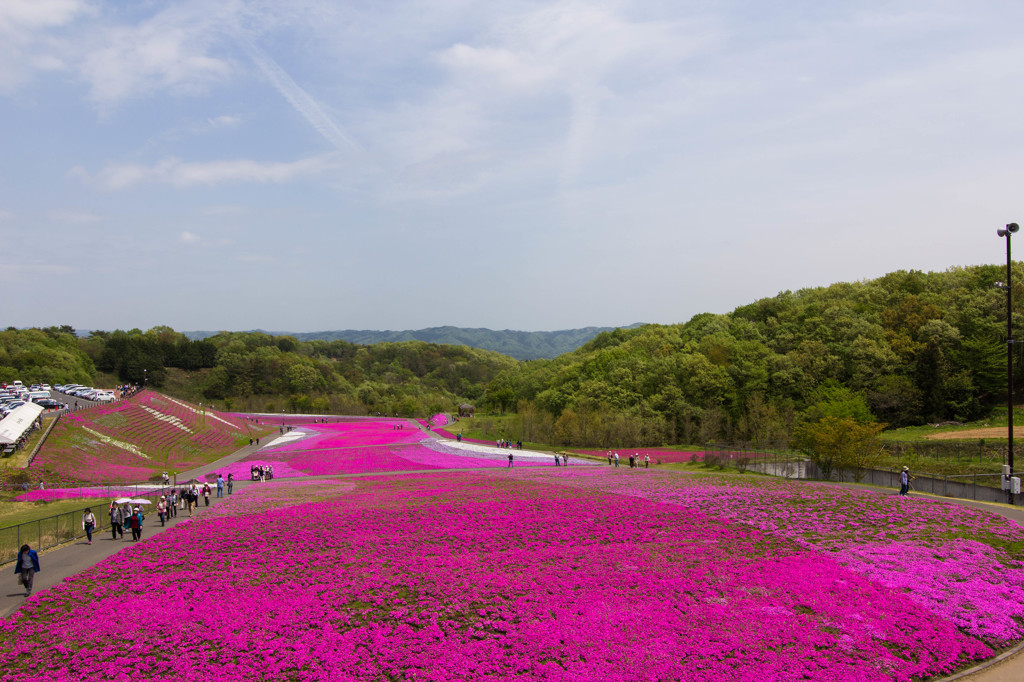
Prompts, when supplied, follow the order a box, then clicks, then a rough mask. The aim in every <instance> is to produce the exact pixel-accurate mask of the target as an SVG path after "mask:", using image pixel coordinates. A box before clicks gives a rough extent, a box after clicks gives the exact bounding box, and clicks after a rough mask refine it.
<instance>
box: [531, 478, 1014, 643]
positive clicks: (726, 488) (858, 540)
mask: <svg viewBox="0 0 1024 682" xmlns="http://www.w3.org/2000/svg"><path fill="white" fill-rule="evenodd" d="M569 473H571V476H567V475H566V474H569ZM524 475H525V474H524ZM560 478H561V480H562V481H563V482H564V483H568V484H570V485H573V486H580V487H589V488H594V489H598V490H602V491H605V492H618V493H622V494H626V495H631V496H636V497H641V498H644V499H648V500H656V501H659V502H664V503H669V504H678V505H681V506H684V507H689V508H693V509H700V510H701V511H704V512H706V513H708V514H710V515H712V516H715V517H718V518H722V519H728V520H731V521H735V522H740V523H743V524H744V525H748V526H752V527H754V528H757V529H758V530H760V531H763V532H767V533H770V534H772V535H775V536H778V537H783V538H786V539H789V540H793V541H795V542H797V543H799V544H801V545H802V546H804V547H807V548H809V549H814V550H818V551H825V552H827V553H828V555H829V556H831V557H833V558H835V559H836V560H837V561H839V562H840V563H842V564H845V565H847V566H848V567H849V568H851V569H852V570H854V571H856V572H857V573H859V574H861V575H864V576H866V577H867V578H869V579H871V580H873V581H875V582H877V583H879V584H881V585H885V586H887V587H891V588H894V589H899V590H905V591H906V594H907V596H908V597H909V598H910V599H912V600H913V601H915V602H917V603H919V604H921V605H923V606H925V607H926V608H928V609H930V610H931V611H932V612H934V613H936V614H938V615H941V616H942V617H944V618H948V619H950V620H951V621H953V622H954V623H956V624H957V625H959V626H960V627H961V628H963V630H964V631H965V632H967V633H969V634H971V635H974V636H976V637H980V638H982V639H983V640H984V641H986V642H988V643H990V644H992V645H994V646H1003V645H1007V644H1009V643H1011V642H1014V641H1016V640H1019V639H1021V638H1022V637H1024V563H1022V562H1021V561H1020V559H1019V556H1020V549H1019V548H1020V547H1021V546H1024V529H1022V528H1021V527H1020V526H1019V525H1018V524H1016V523H1014V522H1013V521H1011V520H1009V519H1006V518H1004V517H1002V516H998V515H996V514H992V513H990V512H986V511H982V510H979V509H973V508H970V507H967V506H964V505H960V504H954V503H947V502H940V501H935V500H929V499H924V498H914V497H907V498H904V497H900V496H898V495H878V494H876V493H872V492H868V491H862V490H850V489H843V488H837V487H833V486H828V485H820V484H818V485H816V484H805V483H797V482H787V481H778V480H766V479H752V478H740V477H736V476H705V475H689V476H678V475H667V474H656V473H654V472H644V475H639V476H638V475H633V476H630V475H627V476H616V475H612V472H610V471H607V469H604V470H601V469H598V470H597V471H595V470H594V469H593V468H591V469H580V470H575V471H572V472H562V475H561V477H560ZM546 480H551V479H546Z"/></svg>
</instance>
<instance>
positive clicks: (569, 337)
mask: <svg viewBox="0 0 1024 682" xmlns="http://www.w3.org/2000/svg"><path fill="white" fill-rule="evenodd" d="M642 325H643V323H642V322H638V323H636V324H631V325H629V326H628V327H623V329H632V328H633V327H639V326H642ZM615 328H616V327H584V328H582V329H562V330H559V331H553V332H521V331H513V330H511V329H505V330H501V331H495V330H492V329H471V328H466V327H429V328H427V329H415V330H413V329H409V330H406V331H373V330H369V329H343V330H339V331H324V332H271V331H264V330H262V329H254V330H251V331H260V332H263V333H264V334H270V335H272V336H294V337H295V338H296V339H298V340H299V341H314V340H323V341H337V340H338V339H342V340H344V341H348V342H349V343H358V344H360V345H364V346H369V345H373V344H376V343H388V342H394V341H426V342H428V343H447V344H452V345H456V346H469V347H471V348H482V349H484V350H494V351H498V352H499V353H503V354H505V355H508V356H510V357H513V358H516V359H517V360H536V359H538V358H554V357H558V356H559V355H562V354H564V353H569V352H571V351H574V350H576V349H577V348H579V347H580V346H582V345H583V344H585V343H586V342H587V341H589V340H590V339H592V338H594V337H595V336H597V335H598V334H600V333H601V332H604V331H610V330H612V329H615ZM182 333H183V334H184V335H185V336H187V337H188V338H190V339H192V340H198V339H205V338H208V337H210V336H214V335H215V334H218V333H219V332H211V331H193V332H182Z"/></svg>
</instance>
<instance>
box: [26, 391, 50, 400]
mask: <svg viewBox="0 0 1024 682" xmlns="http://www.w3.org/2000/svg"><path fill="white" fill-rule="evenodd" d="M49 397H50V392H49V391H29V393H28V399H29V400H31V401H32V402H35V401H37V400H42V399H43V398H49Z"/></svg>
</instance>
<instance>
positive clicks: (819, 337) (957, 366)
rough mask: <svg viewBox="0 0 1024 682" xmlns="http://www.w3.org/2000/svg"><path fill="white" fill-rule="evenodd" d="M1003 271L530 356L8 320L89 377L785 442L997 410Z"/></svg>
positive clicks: (227, 400) (582, 436) (637, 433)
mask: <svg viewBox="0 0 1024 682" xmlns="http://www.w3.org/2000/svg"><path fill="white" fill-rule="evenodd" d="M1015 267H1016V268H1017V269H1018V270H1020V269H1021V268H1020V266H1019V265H1015ZM1021 274H1022V273H1020V272H1018V273H1017V274H1016V275H1015V280H1016V281H1017V282H1021V281H1024V277H1022V276H1021ZM1001 279H1005V271H1004V269H1003V267H1002V266H976V267H967V268H952V269H950V270H948V271H946V272H939V273H922V272H916V271H911V272H905V271H900V272H894V273H891V274H889V275H886V276H884V277H881V278H878V279H876V280H871V281H864V282H855V283H842V284H834V285H832V286H829V287H821V288H815V289H805V290H801V291H798V292H796V293H793V292H788V291H787V292H783V293H781V294H779V295H777V296H774V297H772V298H766V299H762V300H760V301H756V302H754V303H751V304H749V305H745V306H742V307H740V308H737V309H736V310H734V311H733V312H732V313H729V314H724V315H715V314H710V313H705V314H701V315H697V316H695V317H694V318H693V319H691V320H690V321H689V322H687V323H685V324H678V325H645V326H643V327H638V328H633V329H615V330H612V331H607V332H603V333H601V334H598V335H597V336H595V337H594V338H593V339H591V340H590V341H589V342H587V343H586V344H585V345H583V346H581V347H580V348H578V349H577V350H575V351H573V352H572V353H567V354H564V355H561V356H559V357H557V358H554V359H550V360H534V361H529V362H517V361H515V360H513V359H512V358H509V357H507V356H503V355H500V354H498V353H495V352H491V351H483V350H478V349H474V348H469V347H466V346H458V345H443V344H435V343H427V342H423V341H402V342H396V343H380V344H375V345H370V346H362V345H356V344H354V343H350V342H348V341H343V340H333V341H327V340H312V341H303V340H299V339H296V338H295V337H292V336H271V335H269V334H264V333H261V332H245V333H228V332H224V333H220V334H216V335H214V336H211V337H209V338H205V339H201V340H191V339H189V338H188V337H186V336H185V335H184V334H181V333H178V332H175V331H173V330H171V329H169V328H167V327H157V328H154V329H151V330H149V331H146V332H141V331H139V330H131V331H115V332H110V333H107V332H93V333H92V334H91V335H90V336H89V337H88V338H87V339H80V340H78V342H77V344H78V349H77V350H76V348H75V340H74V338H73V337H72V336H71V333H70V332H71V331H73V330H69V329H68V328H61V329H53V328H51V329H47V330H25V331H11V330H9V331H8V332H4V334H5V335H6V336H5V337H4V338H3V345H2V346H0V351H2V353H3V355H0V370H2V371H4V373H5V374H6V375H8V376H9V377H10V378H14V377H18V378H21V379H22V380H25V381H31V380H36V379H39V380H47V381H51V382H54V381H61V380H66V381H69V380H74V381H81V382H84V383H88V377H89V376H92V375H93V365H95V367H96V368H97V369H99V370H101V371H103V372H109V373H112V374H114V375H116V376H117V377H118V378H120V379H121V380H124V381H134V382H141V381H142V380H143V377H145V378H146V381H147V382H148V383H149V384H150V385H153V386H155V387H160V386H162V385H165V384H166V388H165V390H168V391H170V392H171V393H175V394H179V395H181V397H185V398H191V399H193V400H206V401H215V402H217V403H218V405H222V406H224V407H227V408H229V409H238V410H258V411H279V410H284V409H287V410H290V411H303V412H331V413H351V414H359V413H367V412H370V413H373V412H380V413H386V414H394V413H398V414H400V415H424V414H427V413H429V412H433V411H441V410H443V411H454V409H455V405H456V404H457V403H459V402H462V401H468V402H473V403H476V404H477V406H478V408H481V409H483V410H488V409H490V410H492V411H495V412H509V411H513V412H515V413H516V414H517V415H518V419H517V421H518V423H519V424H521V430H522V431H523V433H522V434H514V435H515V436H516V437H523V438H524V439H526V440H529V441H533V442H547V443H552V444H559V445H580V446H582V445H593V446H627V445H660V444H665V443H700V442H706V441H710V440H716V441H723V440H734V441H740V440H741V441H750V442H757V443H760V444H764V445H773V446H776V447H778V446H789V445H791V444H793V443H792V439H793V437H794V434H797V433H799V432H801V429H803V432H804V433H805V434H806V433H809V431H807V428H808V427H807V425H809V424H817V423H822V420H826V421H825V425H826V426H828V425H829V424H834V423H846V422H844V420H847V421H849V423H856V424H869V423H871V422H877V423H881V424H886V425H889V426H891V427H900V426H906V425H914V424H922V423H927V422H939V421H949V420H958V421H959V420H970V419H976V418H978V417H980V416H983V415H985V414H987V413H988V411H989V410H990V409H991V408H992V406H993V405H996V404H999V403H1001V402H1002V401H1003V400H1004V399H1005V367H1006V365H1005V361H1006V360H1005V349H1006V345H1005V320H1006V318H1005V301H1006V299H1005V294H1004V292H1002V291H1001V290H999V289H996V288H995V287H993V284H994V282H996V281H997V280H1001ZM1022 293H1024V292H1020V291H1019V292H1018V296H1016V300H1018V301H1020V300H1024V298H1022V296H1021V295H1020V294H1022ZM1014 322H1015V328H1017V329H1019V328H1020V323H1021V320H1020V319H1018V318H1017V316H1016V315H1015V318H1014ZM1014 348H1017V346H1014ZM1022 364H1024V363H1020V362H1018V363H1016V366H1017V368H1018V369H1020V368H1021V365H1022ZM1022 374H1024V373H1022ZM1022 378H1024V377H1022V376H1020V375H1018V376H1017V377H1016V378H1015V383H1016V385H1020V384H1021V379H1022ZM851 420H852V421H851ZM510 435H513V434H510ZM819 440H820V439H819Z"/></svg>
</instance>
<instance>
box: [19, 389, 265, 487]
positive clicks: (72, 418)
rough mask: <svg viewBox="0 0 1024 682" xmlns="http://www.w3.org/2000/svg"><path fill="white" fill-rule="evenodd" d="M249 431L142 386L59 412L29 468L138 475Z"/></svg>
mask: <svg viewBox="0 0 1024 682" xmlns="http://www.w3.org/2000/svg"><path fill="white" fill-rule="evenodd" d="M214 417H216V418H214ZM249 433H250V432H249V427H248V425H247V423H246V422H245V421H244V420H242V419H237V418H233V417H231V416H224V415H215V414H213V413H212V412H211V411H206V412H205V413H203V412H201V411H200V410H198V409H197V408H195V407H193V406H190V405H188V404H186V403H183V402H181V401H178V400H172V399H169V398H167V397H166V396H162V395H160V394H159V393H155V392H153V391H142V392H141V393H138V394H136V395H135V396H132V397H131V398H129V399H128V400H124V401H119V402H115V403H110V404H107V405H97V406H95V407H91V408H87V409H83V410H78V411H76V412H72V413H69V414H65V415H63V416H62V417H61V418H60V421H59V422H58V423H57V425H56V426H55V427H54V428H53V431H51V433H50V435H49V437H48V438H47V440H46V442H45V443H44V444H43V447H42V448H41V449H40V451H39V453H38V454H37V455H36V457H35V459H34V460H33V462H32V466H31V469H30V470H31V471H32V472H33V473H34V474H36V475H37V476H38V477H41V478H45V479H46V480H49V481H51V482H55V481H59V482H65V483H70V482H79V481H84V482H96V483H99V482H104V483H108V482H111V483H116V482H132V481H144V480H146V479H148V478H150V477H151V476H153V475H154V474H155V473H156V474H158V473H160V472H161V471H164V470H171V471H185V470H187V469H190V468H193V467H196V466H201V465H203V464H206V463H208V462H210V461H213V460H215V459H217V458H218V457H222V456H224V455H226V454H228V453H230V452H232V451H233V450H235V449H236V448H237V447H239V445H240V444H242V443H243V442H244V441H245V440H247V439H248V436H249ZM260 433H262V432H260Z"/></svg>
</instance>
